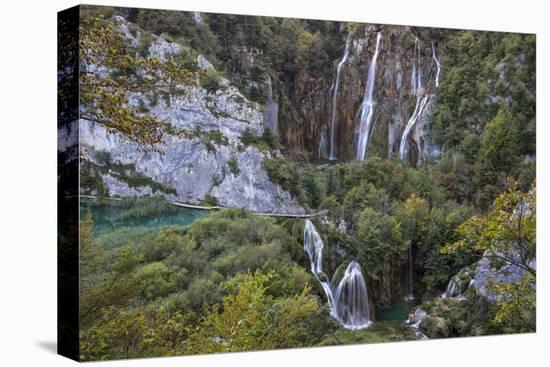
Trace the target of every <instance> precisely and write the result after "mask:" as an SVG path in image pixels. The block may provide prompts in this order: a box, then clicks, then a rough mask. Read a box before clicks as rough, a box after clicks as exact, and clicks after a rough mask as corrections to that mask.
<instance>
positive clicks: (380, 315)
mask: <svg viewBox="0 0 550 367" xmlns="http://www.w3.org/2000/svg"><path fill="white" fill-rule="evenodd" d="M413 307H414V304H413V303H412V302H407V301H405V300H404V299H400V300H398V301H396V302H394V303H393V304H391V305H390V306H389V307H388V308H385V309H378V310H376V321H405V320H407V319H408V318H409V312H411V309H412V308H413Z"/></svg>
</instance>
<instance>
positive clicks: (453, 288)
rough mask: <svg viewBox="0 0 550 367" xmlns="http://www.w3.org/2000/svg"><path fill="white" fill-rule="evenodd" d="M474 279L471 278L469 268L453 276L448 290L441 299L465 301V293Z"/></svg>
mask: <svg viewBox="0 0 550 367" xmlns="http://www.w3.org/2000/svg"><path fill="white" fill-rule="evenodd" d="M472 281H473V279H472V278H471V274H470V270H469V269H468V268H467V267H464V268H462V269H460V271H459V272H458V274H456V275H455V276H453V277H452V278H451V280H449V284H447V289H445V293H443V294H442V295H441V298H456V299H459V300H464V299H465V297H464V294H463V293H464V291H466V289H467V288H468V286H469V285H470V284H471V282H472Z"/></svg>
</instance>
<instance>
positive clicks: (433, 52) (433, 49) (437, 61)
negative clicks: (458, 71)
mask: <svg viewBox="0 0 550 367" xmlns="http://www.w3.org/2000/svg"><path fill="white" fill-rule="evenodd" d="M432 58H433V60H434V62H435V66H436V67H437V70H436V73H435V86H436V87H439V73H440V72H441V64H440V63H439V59H438V58H437V55H436V54H435V46H434V43H433V42H432Z"/></svg>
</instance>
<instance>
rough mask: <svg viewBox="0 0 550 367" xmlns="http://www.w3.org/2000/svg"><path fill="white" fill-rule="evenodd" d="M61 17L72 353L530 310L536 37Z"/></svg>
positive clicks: (287, 336)
mask: <svg viewBox="0 0 550 367" xmlns="http://www.w3.org/2000/svg"><path fill="white" fill-rule="evenodd" d="M80 16H81V22H82V25H81V29H80V35H81V36H80V54H81V55H80V63H81V64H82V69H83V70H84V72H83V71H81V74H80V89H81V107H80V108H81V119H83V120H86V121H85V124H84V125H83V123H82V122H80V124H81V125H80V129H81V130H83V131H84V133H83V138H81V139H82V142H81V144H82V145H81V148H80V149H81V152H80V155H81V166H80V185H81V186H80V193H81V194H83V195H85V196H86V197H87V199H84V198H82V199H81V205H80V213H81V218H80V224H79V226H80V357H81V359H82V360H102V359H113V358H131V357H146V356H157V355H181V354H198V353H212V352H230V351H250V350H262V349H277V348H292V347H306V346H319V345H338V344H350V343H371V342H386V341H401V340H416V339H428V338H429V339H432V338H442V337H457V336H476V335H491V334H501V333H520V332H534V331H535V330H536V239H535V232H536V184H535V181H536V176H535V167H536V139H535V136H536V134H535V117H536V116H535V112H536V111H535V99H536V95H535V56H536V51H535V43H536V42H535V36H534V35H524V34H511V33H497V32H481V31H468V30H465V31H462V30H450V29H431V28H421V27H407V26H394V25H392V26H389V25H375V24H359V23H340V22H333V21H320V20H303V19H287V18H285V19H282V18H269V17H259V16H240V15H224V14H206V13H192V12H176V11H160V10H145V9H125V8H108V7H94V6H84V7H81V14H80ZM415 103H416V104H415ZM409 125H410V126H409ZM364 127H365V129H366V130H365V129H364ZM361 139H364V142H365V143H366V145H365V148H362V145H361V144H360V143H358V142H360V141H361ZM360 150H362V152H360V153H363V154H358V155H357V154H356V152H358V151H360ZM60 154H62V153H60ZM174 203H180V204H181V203H183V204H193V205H197V206H199V207H203V208H205V210H201V209H192V208H181V207H177V206H175V205H174ZM274 214H275V215H274ZM289 214H290V215H289ZM308 215H311V216H309V217H308ZM348 264H350V265H348ZM354 264H357V266H356V267H355V265H354ZM358 289H359V291H358ZM363 290H364V293H362V292H363ZM367 292H368V293H367ZM363 294H364V295H363ZM359 295H362V296H361V297H359ZM358 297H359V298H361V299H360V300H358ZM333 298H334V299H333ZM349 300H353V301H349ZM357 313H361V315H360V316H361V320H362V322H361V323H358V322H357V320H358V319H357V318H355V316H356V314H357ZM344 320H347V321H344ZM349 320H352V321H349Z"/></svg>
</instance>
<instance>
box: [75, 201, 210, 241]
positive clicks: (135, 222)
mask: <svg viewBox="0 0 550 367" xmlns="http://www.w3.org/2000/svg"><path fill="white" fill-rule="evenodd" d="M131 209H132V208H128V207H124V206H121V205H120V204H118V203H117V202H112V203H109V202H101V203H98V202H96V201H93V200H81V201H80V217H81V218H84V216H85V215H86V213H87V212H88V210H91V212H92V215H93V219H94V229H93V232H94V235H100V234H102V233H105V232H109V231H111V230H113V229H116V228H121V227H131V228H147V229H155V228H159V227H164V226H169V225H187V224H190V223H192V222H193V221H194V220H195V219H198V218H201V217H203V216H205V215H207V211H205V210H198V209H190V208H181V207H176V206H167V208H165V209H164V210H162V211H160V212H155V213H154V214H145V215H139V216H136V215H134V216H128V213H129V211H130V210H131Z"/></svg>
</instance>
